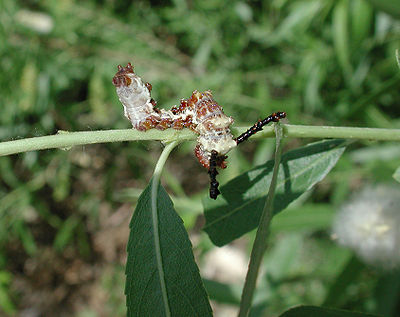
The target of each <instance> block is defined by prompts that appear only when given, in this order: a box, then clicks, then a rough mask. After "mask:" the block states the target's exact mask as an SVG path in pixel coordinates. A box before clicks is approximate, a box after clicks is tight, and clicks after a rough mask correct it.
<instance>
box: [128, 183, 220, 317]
mask: <svg viewBox="0 0 400 317" xmlns="http://www.w3.org/2000/svg"><path fill="white" fill-rule="evenodd" d="M151 189H152V182H150V185H149V186H148V187H147V188H146V189H145V190H144V191H143V193H142V195H141V196H140V197H139V201H138V204H137V207H136V210H135V213H134V214H133V217H132V221H131V223H130V228H131V233H130V236H129V242H128V260H127V264H126V275H127V282H126V288H125V292H126V296H127V306H128V316H138V317H139V316H212V312H211V307H210V304H209V302H208V297H207V294H206V292H205V289H204V286H203V282H202V280H201V278H200V274H199V270H198V268H197V265H196V263H195V261H194V257H193V253H192V246H191V243H190V240H189V237H188V235H187V232H186V230H185V228H184V226H183V223H182V220H181V219H180V218H179V216H178V215H177V214H176V212H175V210H174V207H173V204H172V201H171V199H170V198H169V197H168V194H167V193H166V192H165V190H164V188H163V187H162V186H161V185H160V186H159V188H158V191H157V198H156V199H157V219H153V218H152V210H151V208H152V204H151V202H152V197H151V192H152V190H151ZM157 222H158V225H157V227H154V224H156V223H157ZM156 239H157V240H158V241H157V240H156ZM156 245H159V248H157V246H156ZM157 252H160V257H161V263H159V262H158V261H157ZM161 279H162V280H161ZM162 285H163V286H164V287H163V286H162ZM167 309H168V310H169V312H167V311H166V310H167Z"/></svg>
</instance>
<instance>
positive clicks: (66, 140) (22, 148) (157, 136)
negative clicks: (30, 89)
mask: <svg viewBox="0 0 400 317" xmlns="http://www.w3.org/2000/svg"><path fill="white" fill-rule="evenodd" d="M282 126H283V130H284V135H285V137H286V138H290V137H293V138H344V139H360V140H361V139H368V140H375V141H400V129H373V128H352V127H329V126H305V125H290V124H285V125H282ZM246 130H247V128H243V127H238V128H232V131H233V132H234V134H235V135H238V134H240V133H242V132H244V131H246ZM274 135H275V134H274V131H273V128H272V127H265V128H264V130H263V131H262V132H260V133H257V134H255V135H254V136H253V137H252V138H267V137H274ZM195 138H196V134H195V133H194V132H192V131H190V130H189V129H183V130H174V129H167V130H165V131H159V130H156V129H153V130H149V131H146V132H140V131H137V130H133V129H124V130H102V131H84V132H62V133H59V134H56V135H48V136H41V137H35V138H27V139H21V140H14V141H7V142H1V143H0V156H3V155H11V154H16V153H21V152H27V151H36V150H45V149H54V148H61V149H65V148H70V147H72V146H76V145H85V144H94V143H108V142H120V141H145V140H159V141H165V142H171V141H174V140H177V141H183V140H193V139H195Z"/></svg>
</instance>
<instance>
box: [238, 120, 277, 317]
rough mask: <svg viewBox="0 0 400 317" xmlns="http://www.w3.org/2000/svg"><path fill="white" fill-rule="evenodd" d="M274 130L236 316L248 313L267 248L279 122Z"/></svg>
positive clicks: (244, 316)
mask: <svg viewBox="0 0 400 317" xmlns="http://www.w3.org/2000/svg"><path fill="white" fill-rule="evenodd" d="M275 131H276V150H275V162H274V170H273V173H272V178H271V184H270V186H269V190H268V195H267V200H266V202H265V206H264V209H263V212H262V214H261V217H260V223H259V225H258V229H257V234H256V239H255V241H254V245H253V249H252V250H251V256H250V263H249V269H248V271H247V275H246V281H245V283H244V287H243V293H242V300H241V303H240V309H239V315H238V317H246V316H248V314H249V311H250V308H251V303H252V300H253V294H254V290H255V288H256V283H257V276H258V272H259V270H260V266H261V261H262V258H263V256H264V253H265V250H266V248H267V238H268V233H269V225H270V222H271V219H272V209H273V201H274V196H275V188H276V183H277V179H278V171H279V164H280V161H281V154H282V146H281V139H282V127H281V125H280V124H276V125H275Z"/></svg>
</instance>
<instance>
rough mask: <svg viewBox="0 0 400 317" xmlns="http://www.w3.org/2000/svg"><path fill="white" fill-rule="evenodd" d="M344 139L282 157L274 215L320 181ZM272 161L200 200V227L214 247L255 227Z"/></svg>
mask: <svg viewBox="0 0 400 317" xmlns="http://www.w3.org/2000/svg"><path fill="white" fill-rule="evenodd" d="M346 145H347V142H346V141H344V140H336V139H335V140H326V141H321V142H316V143H312V144H309V145H307V146H305V147H302V148H299V149H296V150H292V151H290V152H288V153H285V154H284V155H283V156H282V161H281V164H280V168H279V174H278V184H277V187H276V192H275V200H274V209H273V212H274V214H277V213H278V212H280V211H282V210H283V209H285V208H286V207H287V206H288V205H289V204H290V203H291V202H292V201H294V200H295V199H297V198H298V197H300V195H302V194H303V193H304V192H305V191H307V190H309V189H310V188H311V187H312V186H313V185H314V184H315V183H317V182H319V181H320V180H322V179H323V178H324V177H325V175H326V174H328V172H329V171H330V170H331V169H332V168H333V167H334V166H335V164H336V163H337V161H338V159H339V157H340V156H341V155H342V153H343V151H344V149H345V146H346ZM273 165H274V161H268V162H267V163H266V164H264V165H260V166H258V167H256V168H254V169H252V170H250V171H248V172H246V173H244V174H242V175H240V176H238V177H236V178H234V179H233V180H231V181H230V182H229V183H227V184H226V185H224V186H222V187H221V193H222V195H220V196H219V197H218V199H217V200H215V201H214V200H211V199H205V200H204V201H203V205H204V212H205V217H206V225H205V227H204V230H205V231H206V232H207V233H208V235H209V237H210V239H211V240H212V241H213V243H214V244H216V245H218V246H222V245H225V244H227V243H229V242H231V241H232V240H234V239H236V238H238V237H240V236H241V235H243V234H245V233H246V232H249V231H250V230H252V229H254V228H255V227H257V225H258V223H259V220H260V214H261V210H262V208H263V206H264V203H265V198H266V195H267V192H268V188H269V183H270V182H271V176H272V168H273Z"/></svg>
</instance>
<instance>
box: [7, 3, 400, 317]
mask: <svg viewBox="0 0 400 317" xmlns="http://www.w3.org/2000/svg"><path fill="white" fill-rule="evenodd" d="M394 3H395V2H393V1H390V0H388V1H372V0H371V1H365V0H354V1H349V0H340V1H333V0H324V1H318V0H303V1H301V0H296V1H287V0H273V1H267V0H264V1H261V0H259V1H228V0H203V1H199V0H195V1H184V0H173V1H169V2H167V3H163V2H161V1H150V2H148V1H134V2H130V1H120V0H107V1H95V0H91V1H89V0H88V1H74V0H61V1H50V0H48V1H41V2H38V1H33V0H30V1H14V0H3V1H1V2H0V43H1V44H0V72H1V75H0V105H1V109H2V115H1V116H0V140H1V141H3V140H10V139H17V138H24V137H31V136H37V135H47V134H53V133H56V132H57V131H58V130H69V131H81V130H96V129H110V128H128V127H129V122H128V121H127V120H125V118H124V117H123V115H122V107H121V105H120V104H119V102H118V100H117V97H116V94H115V91H114V87H113V85H112V84H111V78H112V76H113V74H114V73H115V71H116V65H118V64H126V63H127V62H129V61H130V62H132V63H133V64H134V66H135V69H136V71H137V73H138V74H139V75H140V76H141V77H142V78H144V80H146V81H149V82H150V83H151V84H152V85H153V91H152V94H153V97H154V98H155V99H156V100H157V102H158V105H160V106H161V107H166V108H169V107H171V106H172V105H174V104H176V103H178V101H179V99H180V98H186V97H188V96H190V94H191V92H192V90H194V89H198V90H205V89H211V90H213V92H214V95H215V98H216V100H217V101H218V102H219V103H220V104H221V105H223V106H224V109H225V112H226V113H227V114H228V115H231V116H233V117H234V118H235V121H236V123H243V124H249V125H250V124H252V123H253V122H254V121H255V120H257V119H258V118H261V117H263V116H265V115H267V114H269V113H270V112H272V111H276V110H282V111H286V112H287V113H288V119H289V121H290V123H293V124H316V125H319V124H327V125H349V126H369V127H385V128H399V127H400V120H399V118H400V116H399V114H400V108H399V107H398V101H399V100H400V99H399V97H400V89H399V87H400V71H399V69H398V67H397V62H396V58H395V51H396V49H399V47H400V20H398V17H399V16H400V9H399V7H398V6H397V5H395V4H394ZM380 10H382V11H380ZM300 142H302V141H300V140H289V141H288V144H287V147H288V148H292V147H296V146H298V145H300ZM369 145H370V144H369V143H368V142H363V143H359V144H358V145H355V146H353V148H352V149H351V150H350V151H349V154H348V155H347V156H345V157H344V158H343V159H342V160H341V161H340V163H339V165H338V166H337V167H336V168H335V170H334V172H333V173H331V174H330V175H329V176H328V178H327V179H326V180H325V181H324V182H323V183H322V184H320V185H319V186H317V188H316V189H315V190H314V191H313V193H311V194H310V197H308V198H307V202H308V205H310V206H313V205H314V204H315V208H317V209H315V208H314V209H313V208H312V207H310V212H315V211H314V210H318V208H321V210H332V208H336V207H337V206H340V204H341V203H342V202H343V201H344V200H345V199H346V198H348V197H349V194H350V193H351V192H352V191H353V190H355V189H357V188H359V187H361V186H362V185H363V184H366V183H373V182H388V181H390V180H391V175H392V174H393V173H394V171H395V169H396V167H398V165H399V161H398V155H397V153H398V151H399V148H400V146H399V145H398V144H393V145H385V144H374V145H373V147H371V148H370V147H366V148H365V149H364V146H369ZM192 148H193V146H192V144H189V143H188V144H183V145H181V146H180V147H179V149H178V151H176V152H175V153H174V155H173V156H172V158H171V160H170V162H168V164H167V173H166V174H165V183H166V184H167V187H168V188H169V189H170V193H171V194H172V195H173V196H174V197H175V199H174V201H175V202H176V205H177V208H178V210H179V209H180V208H181V210H182V212H184V211H186V212H185V213H184V218H185V222H186V224H187V226H188V228H192V227H194V229H193V230H195V231H196V230H198V229H197V228H198V222H199V221H200V222H201V220H199V221H197V220H198V219H197V215H198V212H199V208H198V196H199V195H200V194H203V193H205V192H206V189H207V186H208V178H207V174H206V173H205V172H204V171H203V169H202V168H201V167H200V166H198V164H197V162H196V161H195V159H194V158H193V155H192V153H191V152H192ZM272 148H273V145H272V143H271V141H270V140H263V141H259V142H249V143H248V144H246V145H243V148H242V149H239V150H238V151H234V152H232V153H230V155H229V156H230V157H229V165H230V166H229V168H228V169H227V170H225V171H224V172H223V173H221V175H220V176H221V178H220V179H221V182H224V181H226V180H228V179H230V178H232V177H234V176H235V175H237V174H238V173H240V172H242V171H244V170H245V169H247V168H249V167H251V166H253V165H255V164H259V163H261V162H263V161H265V160H267V159H268V158H269V157H270V156H271V152H272ZM368 149H370V151H369V152H368ZM363 151H366V152H363ZM159 152H160V146H159V145H158V144H152V143H135V144H125V143H124V144H107V145H94V146H85V147H78V148H73V149H70V150H67V151H42V152H31V153H24V154H21V155H14V156H10V157H2V158H0V175H1V179H0V272H1V273H2V275H1V281H0V305H1V307H2V309H3V311H4V312H5V313H13V312H16V311H17V312H20V311H23V310H24V309H25V308H26V307H30V306H31V307H34V309H36V310H37V311H38V312H40V313H42V314H46V312H49V311H53V312H57V311H58V312H62V311H68V310H69V312H71V311H74V312H76V311H77V310H78V308H76V305H75V306H74V303H76V298H74V296H72V295H71V290H72V289H73V288H74V287H76V284H71V283H69V282H68V278H67V277H63V276H62V277H60V276H58V275H60V274H61V273H57V274H58V275H57V274H55V275H54V276H53V275H51V276H52V277H51V278H50V277H49V278H48V279H49V280H48V282H47V283H39V282H38V281H36V280H35V279H34V278H33V274H34V273H35V274H36V273H37V271H36V270H34V269H32V267H36V266H35V265H38V263H41V262H40V261H41V259H42V258H43V256H44V254H47V253H46V252H47V251H46V250H48V249H50V250H51V252H52V253H54V256H55V257H57V258H61V259H62V261H61V262H62V263H63V265H69V264H71V261H72V260H71V254H73V255H74V256H75V257H77V258H79V259H80V261H82V262H84V263H86V264H88V263H89V264H90V267H92V268H94V267H99V268H101V267H103V266H104V263H105V262H107V261H112V262H116V263H124V261H123V256H124V252H125V250H124V244H123V242H118V243H119V244H118V243H117V242H116V243H117V246H118V247H116V248H117V249H118V252H116V255H114V257H112V256H111V258H107V259H108V260H104V257H103V255H102V254H103V253H102V252H103V251H102V250H101V248H100V249H99V248H97V249H96V248H95V247H94V246H93V245H94V243H95V236H96V234H98V233H99V232H100V233H102V232H106V229H107V228H108V227H107V226H109V224H108V223H107V222H106V221H105V220H104V219H108V218H110V219H114V220H113V221H115V222H116V223H117V224H118V225H121V226H125V225H126V226H127V223H128V222H126V223H120V222H118V221H117V220H115V218H117V217H116V216H115V215H116V214H118V215H119V214H120V213H118V212H117V211H118V210H119V208H124V206H125V207H126V208H128V205H126V204H124V205H123V206H122V207H121V201H132V200H133V201H134V200H135V197H137V193H136V192H135V191H134V192H133V193H132V192H129V190H126V189H129V188H133V189H135V190H136V191H137V189H142V188H144V187H145V185H146V183H147V181H148V180H149V179H150V176H151V172H152V169H153V165H154V162H155V161H156V158H157V155H158V153H159ZM379 154H382V156H380V155H379ZM193 179H196V180H197V181H196V182H194V181H193ZM119 193H122V195H121V194H119ZM129 195H131V198H129ZM192 197H193V200H192V203H193V212H191V211H190V210H188V209H190V206H191V199H192ZM302 208H303V207H302ZM131 210H132V209H131V207H129V211H128V213H129V212H131ZM121 212H122V211H121ZM288 215H290V213H289V214H288ZM113 216H114V217H115V218H113ZM293 217H295V214H294V213H293ZM102 219H103V220H102ZM117 219H119V218H117ZM293 219H296V218H293ZM322 219H323V221H322V220H321V219H320V218H318V217H316V218H315V222H311V223H308V222H304V221H300V223H299V225H298V226H296V225H294V226H291V228H292V229H291V230H293V231H295V232H300V233H299V234H300V236H301V239H302V240H301V241H304V244H305V245H307V247H308V248H311V249H313V248H316V249H318V250H320V251H321V253H319V254H320V257H321V258H324V257H328V255H329V254H331V253H333V254H335V252H342V251H335V250H337V247H335V246H334V245H333V244H332V243H331V242H329V238H328V236H327V235H326V230H328V229H329V219H330V218H329V217H328V214H327V218H324V217H322ZM321 221H322V223H321ZM286 222H287V223H288V224H290V223H292V222H291V221H290V217H289V216H288V218H287V219H286ZM105 224H107V225H105ZM196 224H197V225H196ZM278 227H279V226H278ZM283 228H285V226H283ZM284 231H285V230H284ZM321 235H322V236H321ZM287 239H289V240H290V239H291V238H290V236H289V237H288V238H282V239H280V238H279V237H277V238H276V241H275V243H276V248H278V249H279V248H280V246H281V243H282V245H284V244H285V243H286V242H285V241H288V240H287ZM122 241H124V239H122ZM321 241H322V242H321ZM321 244H324V246H323V248H322V247H321ZM299 247H301V248H303V246H299ZM304 252H305V251H304ZM343 252H344V251H343ZM45 257H46V256H45ZM121 257H122V258H121ZM290 261H292V260H290ZM298 261H299V267H298V271H296V270H295V271H290V270H289V268H287V271H285V272H281V273H279V281H278V282H276V281H275V282H274V284H273V290H271V289H269V287H272V286H271V285H272V284H271V285H269V284H268V283H267V284H268V285H269V286H268V287H267V286H266V288H267V289H269V290H268V292H272V293H268V294H272V295H271V296H269V297H268V302H269V303H270V304H271V305H269V306H270V308H269V309H270V310H272V313H274V314H276V313H278V312H280V311H281V310H282V309H283V307H287V306H288V305H289V304H297V303H300V302H302V303H311V304H318V303H321V302H322V301H323V298H322V296H316V295H315V294H318V293H319V292H320V291H321V292H322V293H327V292H328V290H329V287H330V285H332V283H333V281H334V280H335V276H338V275H339V274H340V272H341V269H342V267H336V264H335V262H334V260H333V262H332V263H331V266H330V267H329V268H327V270H326V272H325V273H324V271H323V270H321V271H320V274H317V275H316V276H315V274H314V273H315V272H313V271H312V270H301V268H304V267H306V266H307V265H310V267H313V265H315V263H317V262H318V259H315V258H306V259H303V260H301V259H299V260H298ZM304 261H305V262H304ZM48 262H49V261H47V263H48ZM50 262H51V261H50ZM342 262H343V261H342ZM74 263H75V262H74ZM77 270H78V269H77ZM291 270H293V268H292V269H291ZM362 270H363V271H362V272H361V274H360V275H359V278H360V282H362V283H361V285H362V286H360V288H362V287H363V289H362V290H361V291H360V292H359V293H357V294H358V295H354V294H353V293H352V294H353V295H351V296H350V295H349V296H348V297H346V298H347V301H341V302H340V305H341V307H344V308H352V309H360V310H366V311H370V312H379V311H378V308H379V307H380V306H379V298H376V301H375V302H374V300H375V299H374V298H375V297H371V298H372V299H370V300H367V299H366V298H365V296H364V295H365V294H366V293H365V292H366V291H365V290H368V289H373V288H374V287H375V284H376V283H377V277H376V276H375V274H376V273H374V272H372V273H371V271H370V269H367V268H364V267H363V268H362ZM78 271H79V270H78ZM289 271H290V272H291V273H290V274H289V273H288V272H289ZM55 272H59V271H57V270H55ZM328 273H329V274H328ZM61 275H62V274H61ZM371 275H372V277H371ZM96 276H101V274H99V275H96V274H94V275H93V276H92V279H96ZM366 276H367V277H368V279H364V280H362V278H365V277H366ZM374 277H376V279H374ZM52 279H55V280H57V281H58V282H56V283H55V282H54V281H53V280H52ZM46 281H47V280H46ZM51 281H53V282H54V283H55V284H56V285H58V286H60V287H62V288H63V289H64V292H63V293H62V295H58V296H59V298H61V302H63V303H64V304H63V305H61V304H60V301H59V299H57V298H56V296H53V297H49V301H50V302H51V303H52V304H51V305H50V306H49V307H47V306H46V307H44V306H40V305H39V304H37V303H36V302H35V300H34V296H32V294H35V292H38V293H39V292H44V291H49V290H51V291H52V290H53V289H54V285H53V283H52V282H51ZM90 281H91V280H90V279H89V280H83V281H82V285H87V283H90ZM299 281H301V282H304V281H306V285H310V287H308V286H307V287H300V284H301V283H300V282H299ZM85 283H86V284H85ZM307 283H308V284H307ZM111 284H112V283H111V282H107V283H103V284H102V286H101V287H103V288H104V289H105V292H106V293H107V291H109V292H111V289H112V290H113V292H115V291H118V290H115V289H114V288H112V287H111V286H110V285H111ZM291 285H294V287H293V288H291V287H290V286H291ZM352 285H353V284H352ZM28 286H29V287H28ZM353 286H354V285H353ZM313 287H314V288H313ZM118 289H120V295H119V296H120V299H119V300H118V299H116V298H115V297H113V296H109V297H107V296H106V297H105V299H104V300H105V301H108V303H110V305H116V306H118V309H115V310H112V309H111V310H110V311H111V312H112V311H116V312H120V315H123V311H124V308H123V307H122V308H121V307H119V305H122V306H123V300H121V298H123V294H122V289H123V287H122V286H121V287H119V288H118ZM29 290H30V291H29ZM93 293H94V294H93V295H92V296H93V297H96V292H93ZM78 294H79V295H80V296H81V297H82V298H88V297H90V295H89V294H87V293H85V291H84V290H83V291H82V292H78ZM397 298H398V296H397ZM57 300H58V301H57ZM394 300H395V299H394ZM35 303H36V304H35ZM65 303H67V304H65ZM89 303H90V301H87V305H88V306H87V307H84V308H85V309H83V308H82V310H85V311H89V312H90V311H91V309H92V310H93V311H94V312H95V311H96V308H93V307H95V305H93V307H91V306H90V304H89ZM35 305H36V306H35ZM38 305H39V306H38ZM271 307H272V308H271ZM46 309H47V310H46ZM74 309H75V310H74ZM394 309H395V308H394ZM385 313H388V312H387V311H385ZM388 314H389V313H388ZM391 314H392V315H393V316H395V315H396V312H395V311H392V312H391ZM397 315H398V314H397Z"/></svg>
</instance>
